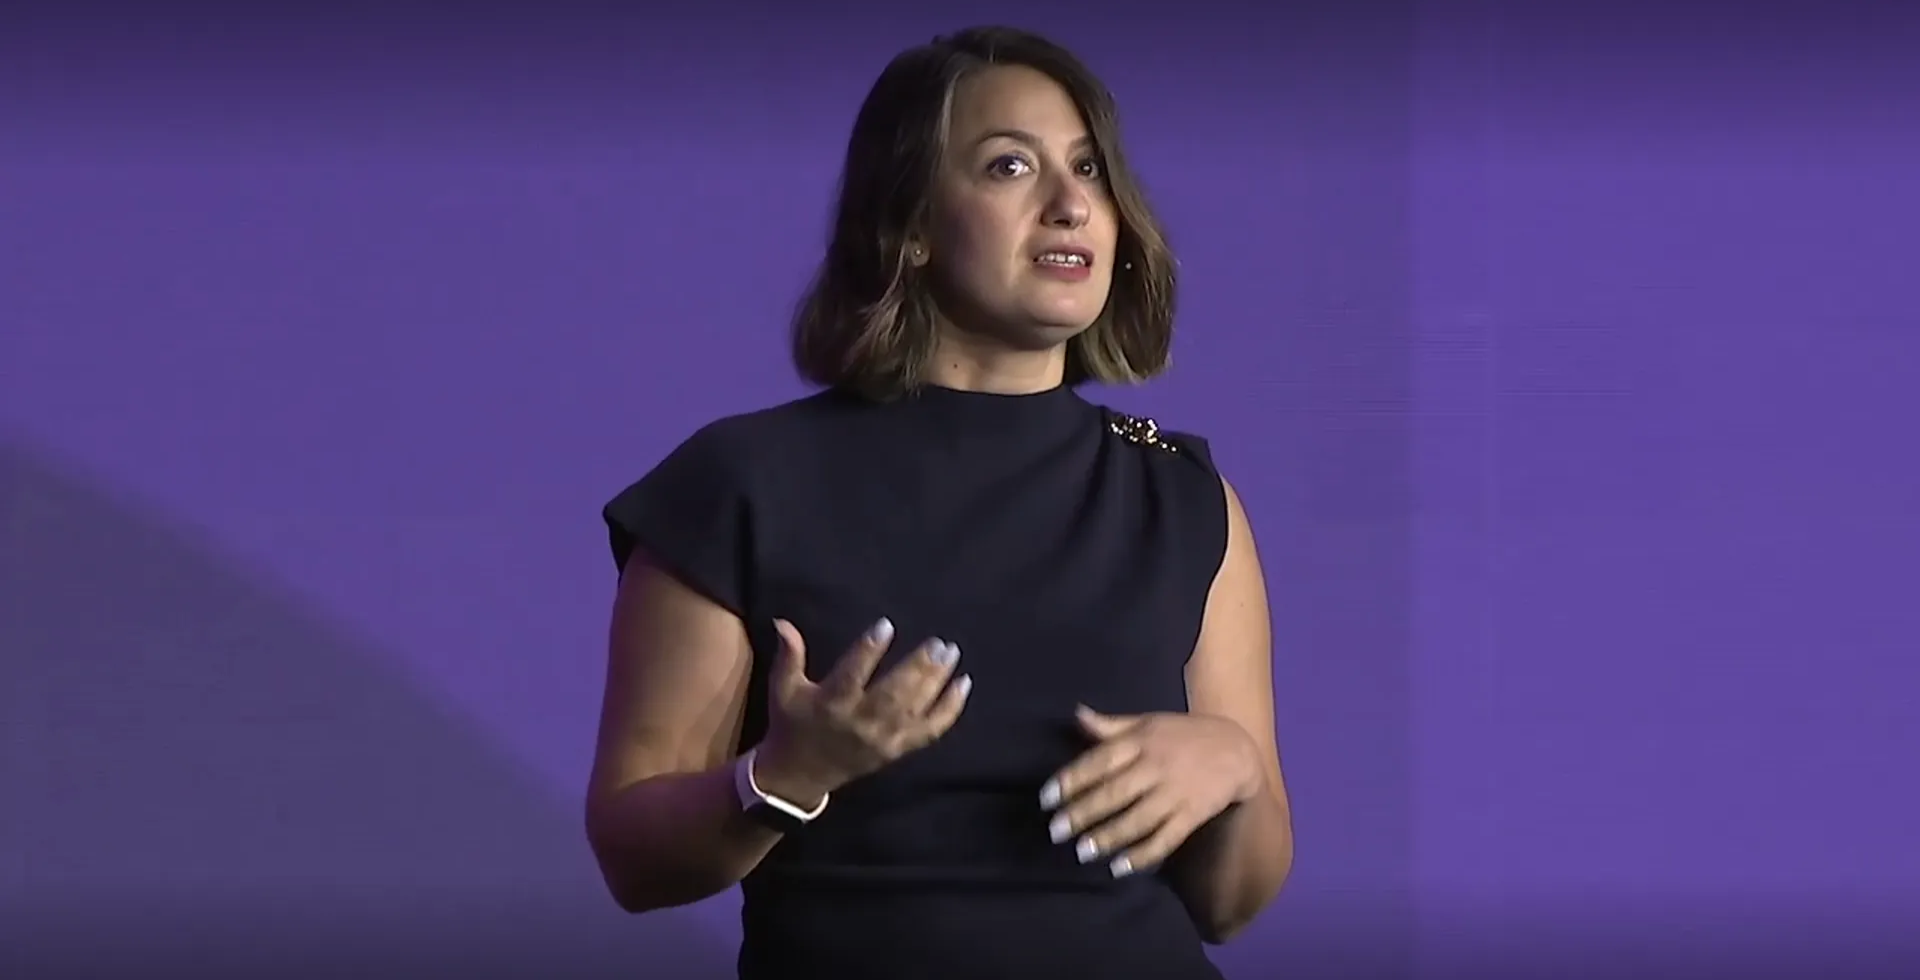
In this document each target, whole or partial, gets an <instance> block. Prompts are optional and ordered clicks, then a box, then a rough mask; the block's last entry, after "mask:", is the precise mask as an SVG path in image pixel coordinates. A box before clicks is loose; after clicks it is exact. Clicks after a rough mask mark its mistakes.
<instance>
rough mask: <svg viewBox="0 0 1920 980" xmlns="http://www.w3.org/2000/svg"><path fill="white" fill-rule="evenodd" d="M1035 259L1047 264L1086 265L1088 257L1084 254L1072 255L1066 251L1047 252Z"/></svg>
mask: <svg viewBox="0 0 1920 980" xmlns="http://www.w3.org/2000/svg"><path fill="white" fill-rule="evenodd" d="M1034 261H1036V262H1042V263H1045V264H1047V265H1086V264H1087V257H1086V256H1084V255H1071V254H1069V253H1066V252H1045V253H1042V254H1041V256H1040V257H1039V258H1038V259H1036V260H1034Z"/></svg>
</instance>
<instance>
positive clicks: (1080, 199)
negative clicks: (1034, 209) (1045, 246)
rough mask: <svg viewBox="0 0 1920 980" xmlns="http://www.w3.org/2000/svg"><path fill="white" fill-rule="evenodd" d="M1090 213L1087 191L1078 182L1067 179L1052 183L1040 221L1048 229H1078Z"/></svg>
mask: <svg viewBox="0 0 1920 980" xmlns="http://www.w3.org/2000/svg"><path fill="white" fill-rule="evenodd" d="M1092 213H1093V202H1092V201H1091V200H1089V199H1088V197H1087V189H1086V188H1085V187H1083V186H1081V184H1080V182H1079V181H1077V180H1073V179H1071V178H1067V179H1064V180H1056V181H1055V182H1054V185H1053V188H1052V196H1051V197H1049V198H1048V200H1047V207H1046V212H1045V213H1044V214H1043V215H1042V219H1043V220H1044V221H1045V222H1046V224H1047V226H1048V227H1050V228H1079V227H1080V226H1082V225H1084V224H1086V223H1087V218H1088V217H1089V216H1091V215H1092Z"/></svg>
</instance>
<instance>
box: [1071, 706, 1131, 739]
mask: <svg viewBox="0 0 1920 980" xmlns="http://www.w3.org/2000/svg"><path fill="white" fill-rule="evenodd" d="M1073 717H1074V720H1076V721H1078V722H1079V723H1080V730H1081V731H1083V732H1086V733H1087V734H1088V735H1089V736H1091V737H1093V738H1094V739H1095V740H1098V741H1106V740H1107V739H1110V738H1116V737H1118V736H1121V735H1125V734H1126V733H1127V732H1129V731H1132V730H1133V727H1134V726H1135V725H1137V724H1139V723H1140V718H1139V717H1138V716H1134V715H1103V714H1101V713H1100V712H1098V711H1095V710H1093V709H1092V708H1089V707H1087V706H1086V705H1084V704H1083V705H1080V706H1079V707H1077V708H1075V709H1073Z"/></svg>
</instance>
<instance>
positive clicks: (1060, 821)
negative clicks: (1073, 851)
mask: <svg viewBox="0 0 1920 980" xmlns="http://www.w3.org/2000/svg"><path fill="white" fill-rule="evenodd" d="M1047 836H1048V837H1051V838H1053V842H1054V843H1055V844H1064V843H1066V842H1067V838H1069V837H1072V836H1073V824H1072V823H1071V822H1069V821H1068V820H1067V815H1066V814H1064V813H1062V814H1060V815H1059V816H1057V817H1054V818H1053V819H1052V820H1050V821H1048V822H1047Z"/></svg>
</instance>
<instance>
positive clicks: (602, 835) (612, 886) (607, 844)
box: [586, 802, 664, 915]
mask: <svg viewBox="0 0 1920 980" xmlns="http://www.w3.org/2000/svg"><path fill="white" fill-rule="evenodd" d="M598 810H599V808H598V807H596V806H595V805H593V803H591V802H590V803H589V804H588V806H587V820H586V832H587V835H586V836H587V849H588V850H590V851H592V852H593V862H594V864H595V865H596V866H598V868H599V870H600V880H601V883H602V884H604V885H605V886H606V889H607V896H608V897H609V898H611V899H613V904H614V905H616V906H618V907H619V908H620V911H622V912H626V913H629V914H632V915H638V914H640V913H642V912H652V911H654V910H656V909H659V908H662V907H664V905H663V903H661V901H660V900H659V897H658V896H657V895H653V894H650V890H649V889H646V888H643V887H641V883H640V881H639V880H638V877H639V876H637V875H635V874H634V873H633V865H634V861H633V859H632V857H631V856H630V855H629V854H628V853H627V849H625V848H622V847H619V846H617V845H616V844H615V842H614V841H613V840H612V839H611V834H610V833H609V831H608V830H607V828H606V827H605V826H604V821H603V820H602V819H600V814H599V813H598Z"/></svg>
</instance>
